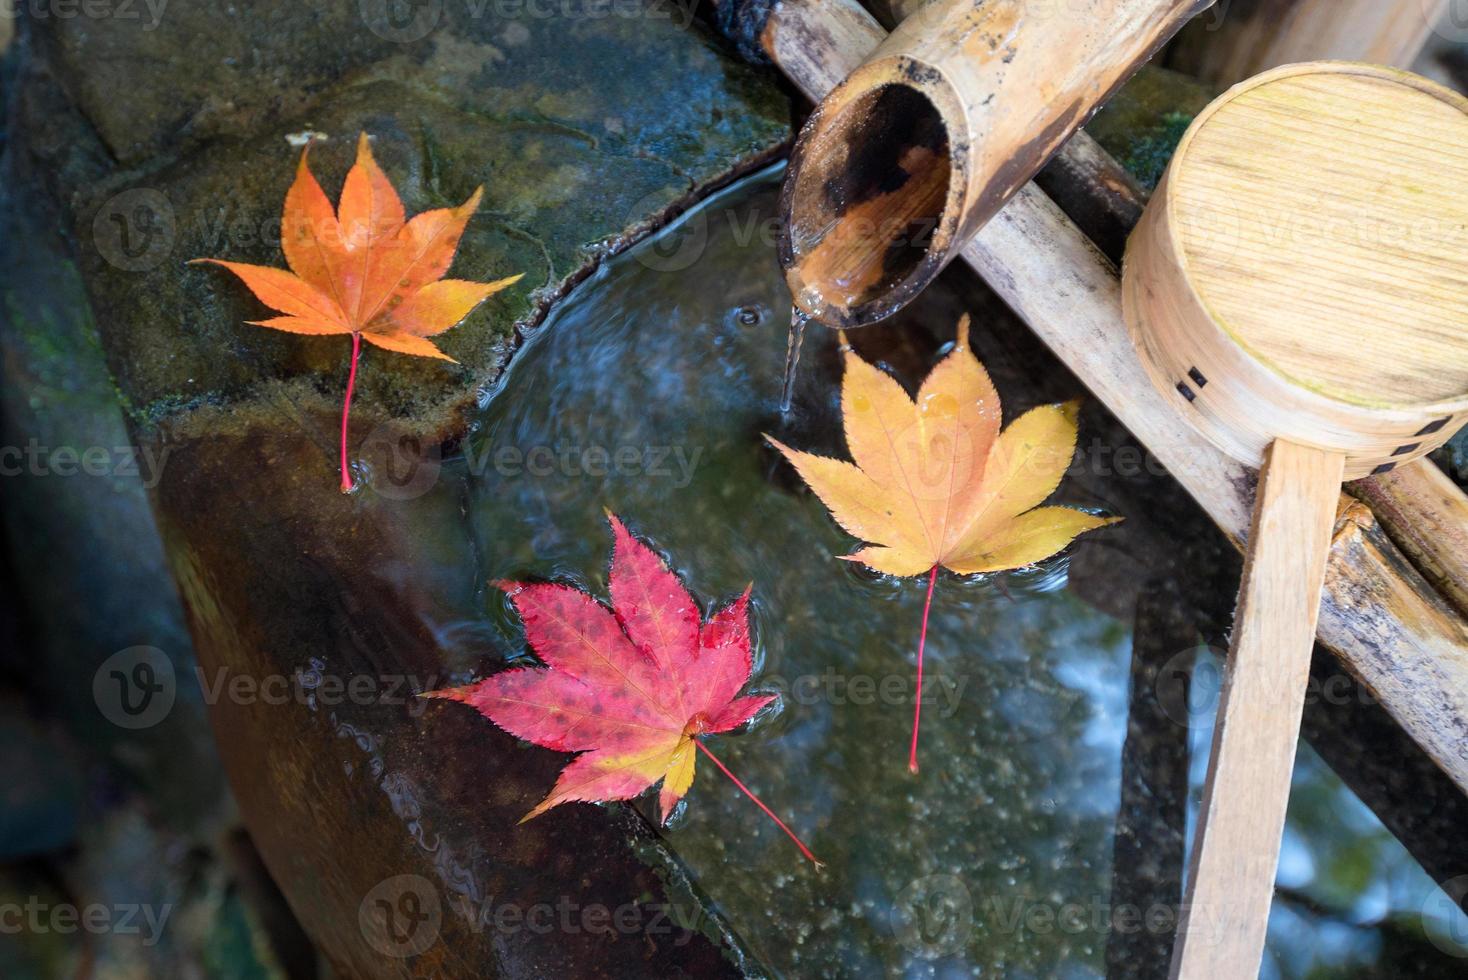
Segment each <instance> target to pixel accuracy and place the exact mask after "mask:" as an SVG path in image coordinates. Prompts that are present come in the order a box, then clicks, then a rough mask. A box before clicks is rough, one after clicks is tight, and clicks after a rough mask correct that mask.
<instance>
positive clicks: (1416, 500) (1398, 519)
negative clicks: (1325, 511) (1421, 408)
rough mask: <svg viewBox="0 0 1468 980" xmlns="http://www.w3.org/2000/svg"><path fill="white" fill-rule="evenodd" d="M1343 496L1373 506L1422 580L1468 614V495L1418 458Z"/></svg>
mask: <svg viewBox="0 0 1468 980" xmlns="http://www.w3.org/2000/svg"><path fill="white" fill-rule="evenodd" d="M1346 492H1347V493H1349V494H1350V495H1351V496H1353V497H1355V498H1356V499H1357V500H1360V501H1361V502H1363V503H1365V504H1366V505H1367V506H1368V507H1370V508H1371V511H1372V513H1374V514H1375V515H1376V519H1377V520H1378V521H1380V522H1381V524H1382V526H1383V527H1384V528H1386V532H1387V534H1389V535H1390V536H1391V539H1392V541H1394V542H1395V543H1396V545H1397V547H1399V548H1401V549H1402V551H1403V552H1405V553H1406V554H1407V556H1408V557H1409V558H1411V559H1412V564H1414V565H1416V566H1417V570H1418V571H1420V572H1421V573H1422V575H1423V577H1424V578H1426V579H1427V580H1428V581H1429V582H1431V583H1432V584H1433V585H1434V586H1436V587H1437V589H1438V591H1440V592H1441V593H1442V594H1443V595H1445V596H1447V598H1448V599H1449V600H1450V601H1451V602H1452V603H1453V604H1454V605H1455V606H1457V607H1458V610H1459V611H1460V612H1462V613H1463V614H1464V615H1468V496H1465V495H1464V493H1463V491H1462V490H1461V489H1459V488H1458V485H1457V484H1456V483H1454V482H1453V481H1452V480H1450V479H1448V477H1447V474H1445V473H1444V472H1443V471H1442V470H1440V469H1438V467H1437V466H1436V465H1435V464H1434V463H1433V462H1432V461H1431V460H1429V459H1419V460H1417V461H1416V462H1414V463H1410V464H1408V465H1407V466H1403V467H1401V468H1400V469H1397V470H1394V471H1392V472H1391V473H1383V474H1381V475H1380V476H1373V477H1371V478H1370V479H1369V480H1357V481H1356V482H1355V483H1352V484H1350V485H1349V486H1347V487H1346Z"/></svg>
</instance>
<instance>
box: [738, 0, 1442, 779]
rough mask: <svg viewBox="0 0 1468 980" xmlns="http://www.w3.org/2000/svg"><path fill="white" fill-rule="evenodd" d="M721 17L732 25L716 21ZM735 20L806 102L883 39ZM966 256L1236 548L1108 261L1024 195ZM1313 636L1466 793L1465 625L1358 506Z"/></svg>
mask: <svg viewBox="0 0 1468 980" xmlns="http://www.w3.org/2000/svg"><path fill="white" fill-rule="evenodd" d="M725 2H726V3H730V2H734V0H725ZM726 9H727V8H726ZM730 15H734V16H736V17H737V16H738V14H737V13H736V12H735V11H732V10H731V11H730V12H729V14H725V13H724V11H721V16H724V17H729V16H730ZM726 22H727V21H726ZM745 23H746V24H748V25H750V27H751V30H752V35H753V36H754V37H757V38H758V43H759V47H760V49H761V50H762V51H763V52H764V53H765V54H766V55H767V56H768V57H769V59H770V60H771V61H772V62H773V63H774V64H775V65H776V66H778V67H779V68H780V69H781V71H783V72H784V73H785V75H786V76H787V77H788V78H789V79H790V80H791V82H792V83H794V84H795V85H796V86H797V87H798V88H800V89H801V91H803V92H804V93H805V94H806V95H807V96H808V97H810V98H811V99H812V100H814V101H819V100H820V98H821V97H822V96H823V95H825V94H826V93H827V92H828V91H830V90H831V89H832V88H833V87H834V86H835V85H837V84H838V83H839V82H840V81H841V79H842V78H843V77H844V76H845V75H846V74H847V73H848V72H850V71H851V70H852V69H853V68H855V67H856V66H858V65H860V64H861V62H862V60H863V59H864V58H865V57H866V56H867V55H868V54H869V53H870V52H871V51H872V50H873V49H874V48H876V46H877V45H878V43H879V42H880V41H881V39H882V37H883V36H884V35H883V31H882V29H881V27H880V26H879V25H878V24H877V22H876V21H875V20H874V19H873V18H872V17H871V15H870V14H868V13H867V12H866V11H865V10H863V9H862V8H861V7H860V6H859V5H858V4H857V3H856V2H855V0H781V2H778V3H776V4H775V5H774V6H772V7H769V8H767V9H765V10H764V11H762V13H761V14H760V15H758V16H756V17H754V18H751V19H749V20H747V21H745ZM1081 135H1083V134H1081ZM963 258H964V260H965V261H967V262H968V263H969V265H971V266H972V267H973V268H974V270H975V271H976V272H978V273H979V275H980V276H981V277H983V279H984V280H985V281H986V282H988V284H989V285H990V287H991V288H993V289H994V291H995V292H996V293H998V294H999V296H1000V297H1001V298H1002V299H1003V300H1004V301H1005V302H1006V303H1008V304H1009V306H1010V307H1011V308H1012V309H1013V310H1014V311H1015V312H1016V313H1018V314H1019V315H1020V316H1021V317H1022V318H1023V319H1024V320H1025V322H1026V323H1028V324H1029V326H1030V328H1031V329H1032V330H1034V331H1035V333H1036V334H1037V335H1038V336H1039V337H1040V339H1041V340H1043V341H1044V342H1045V344H1046V345H1047V346H1049V347H1050V349H1051V350H1052V351H1054V352H1055V354H1056V356H1057V357H1058V358H1059V359H1060V360H1061V361H1062V362H1063V363H1065V364H1066V366H1067V367H1068V368H1069V369H1070V370H1071V371H1072V372H1073V373H1075V375H1076V376H1077V377H1078V378H1080V379H1081V381H1082V382H1083V383H1084V384H1085V385H1086V386H1087V387H1088V388H1089V389H1090V390H1091V391H1092V392H1093V393H1094V394H1095V395H1096V396H1097V397H1098V398H1099V399H1100V400H1101V401H1102V402H1103V403H1104V404H1106V405H1107V407H1108V408H1110V410H1111V411H1112V413H1113V414H1115V415H1116V416H1117V418H1118V419H1119V420H1120V421H1121V422H1122V424H1123V425H1125V426H1126V427H1127V428H1128V429H1130V430H1131V431H1132V432H1133V433H1134V434H1135V435H1136V436H1137V437H1138V438H1139V439H1140V440H1141V441H1142V443H1143V444H1144V445H1146V446H1147V447H1148V449H1149V450H1151V452H1152V453H1153V454H1154V455H1155V456H1156V457H1157V458H1158V459H1159V460H1160V461H1161V462H1162V464H1163V465H1164V466H1166V467H1167V468H1168V469H1169V470H1170V471H1171V472H1172V474H1173V475H1174V476H1175V477H1176V478H1177V480H1178V481H1179V482H1180V483H1181V484H1182V485H1183V487H1184V489H1186V490H1187V491H1188V493H1189V494H1190V495H1191V496H1192V497H1193V498H1194V499H1195V500H1197V501H1198V502H1199V504H1201V505H1202V506H1203V508H1204V509H1205V510H1207V512H1208V513H1209V515H1210V516H1211V517H1212V518H1213V520H1214V521H1215V523H1217V524H1218V526H1219V527H1220V528H1222V529H1223V531H1224V533H1226V534H1227V535H1228V536H1229V537H1230V538H1231V539H1232V540H1233V541H1234V542H1235V543H1241V542H1242V540H1243V538H1244V536H1245V532H1246V530H1247V528H1248V526H1249V518H1250V510H1251V507H1252V501H1253V497H1254V487H1255V477H1254V474H1253V473H1252V472H1251V471H1250V470H1249V469H1248V468H1247V467H1245V466H1244V465H1243V464H1241V463H1237V462H1234V461H1233V460H1230V459H1229V458H1228V457H1226V456H1225V455H1224V454H1223V453H1222V452H1220V451H1219V450H1218V449H1216V448H1214V447H1213V445H1212V444H1211V443H1209V442H1208V441H1207V440H1206V439H1204V438H1203V437H1202V436H1201V435H1199V434H1198V433H1197V432H1195V431H1194V430H1193V428H1192V427H1191V426H1189V425H1187V424H1186V423H1185V422H1184V421H1183V420H1182V419H1180V418H1179V417H1178V416H1177V413H1175V412H1173V411H1172V410H1171V409H1170V408H1169V406H1168V405H1167V404H1166V402H1165V401H1164V400H1163V397H1162V396H1161V395H1160V394H1158V393H1157V391H1156V389H1155V388H1154V387H1153V385H1152V384H1151V382H1150V380H1149V379H1148V376H1147V373H1146V371H1145V370H1144V369H1143V367H1142V363H1141V360H1140V359H1139V358H1138V356H1137V353H1136V350H1135V348H1134V347H1133V346H1132V343H1131V340H1130V337H1129V336H1128V334H1127V329H1126V325H1125V323H1124V321H1123V319H1122V313H1121V284H1120V282H1119V280H1118V278H1117V271H1116V267H1115V265H1113V264H1112V263H1111V262H1110V261H1109V260H1107V259H1106V257H1105V256H1103V255H1101V254H1100V252H1098V251H1097V250H1096V248H1095V246H1094V245H1092V244H1091V242H1090V241H1089V240H1087V239H1086V237H1085V236H1084V235H1083V234H1081V232H1080V231H1079V230H1078V229H1077V228H1076V227H1075V225H1073V224H1072V223H1071V222H1070V221H1069V220H1068V219H1067V218H1066V217H1065V215H1064V214H1062V213H1061V212H1060V209H1059V208H1057V207H1056V206H1055V204H1054V203H1053V202H1052V201H1050V199H1049V198H1047V197H1045V195H1044V194H1043V193H1041V192H1040V191H1039V190H1038V189H1036V188H1035V187H1034V186H1033V185H1030V186H1027V187H1025V188H1023V189H1022V190H1021V191H1020V192H1019V193H1018V194H1017V195H1015V197H1014V199H1013V200H1012V201H1010V203H1009V204H1008V205H1006V206H1005V207H1004V208H1003V209H1002V210H1001V211H1000V212H999V213H998V214H997V215H996V216H995V218H994V219H993V220H992V221H990V222H989V224H988V225H987V226H985V227H984V228H983V230H981V231H980V232H979V234H978V235H977V236H976V237H975V238H974V240H973V241H971V242H970V243H969V244H968V245H967V246H966V247H965V248H964V250H963ZM1346 502H1347V503H1349V498H1346ZM1316 636H1317V639H1318V640H1319V641H1320V642H1321V643H1323V644H1325V646H1326V647H1328V648H1329V649H1330V650H1332V651H1333V652H1335V653H1336V655H1337V656H1338V657H1339V658H1340V659H1341V661H1342V662H1343V663H1345V664H1346V665H1347V666H1348V667H1349V668H1350V669H1351V671H1352V672H1353V673H1354V674H1356V676H1358V677H1359V678H1360V679H1361V681H1362V682H1363V683H1364V684H1365V685H1366V687H1367V688H1368V689H1369V690H1370V691H1371V692H1372V693H1373V694H1374V695H1375V696H1376V698H1377V700H1378V701H1379V702H1380V703H1381V705H1382V706H1383V707H1384V708H1385V709H1386V710H1387V711H1388V713H1390V714H1391V716H1392V717H1393V718H1394V719H1395V720H1396V722H1397V724H1399V725H1400V726H1401V727H1402V730H1403V731H1405V732H1406V733H1407V734H1408V735H1409V736H1410V737H1411V738H1412V739H1413V740H1414V741H1415V742H1417V744H1418V745H1420V746H1421V747H1422V749H1423V751H1424V752H1426V753H1427V755H1428V756H1429V757H1430V758H1432V760H1433V761H1434V762H1435V763H1436V764H1437V765H1438V767H1439V768H1441V769H1442V771H1443V772H1444V773H1445V774H1446V775H1447V776H1448V777H1449V778H1450V779H1452V780H1453V782H1454V783H1455V784H1456V785H1457V786H1458V787H1459V788H1460V789H1462V790H1463V791H1464V792H1468V624H1465V622H1464V621H1463V619H1462V617H1460V616H1459V615H1458V614H1457V612H1456V610H1455V609H1453V607H1451V606H1450V605H1449V604H1448V603H1447V602H1446V601H1444V600H1443V599H1442V597H1441V596H1439V595H1438V594H1437V593H1436V592H1435V591H1434V590H1433V589H1432V588H1431V586H1430V585H1428V583H1427V582H1426V581H1424V580H1423V579H1422V577H1421V576H1420V575H1418V574H1417V572H1416V571H1415V569H1413V568H1412V567H1411V565H1410V564H1409V563H1408V562H1407V561H1406V559H1405V558H1404V557H1403V556H1402V555H1401V554H1400V553H1399V552H1397V550H1396V548H1395V547H1393V546H1392V544H1391V542H1390V541H1389V540H1387V539H1386V537H1385V535H1383V534H1382V533H1381V532H1380V529H1379V528H1378V527H1377V526H1376V524H1375V521H1374V519H1373V518H1372V515H1371V514H1370V512H1369V511H1367V510H1366V509H1365V508H1364V507H1362V506H1361V505H1359V504H1357V505H1355V506H1342V508H1341V509H1340V510H1339V514H1338V517H1337V520H1336V524H1335V529H1334V532H1333V535H1332V539H1331V549H1330V563H1329V566H1328V568H1327V571H1326V580H1325V593H1324V596H1323V601H1322V606H1321V609H1320V619H1319V623H1318V625H1317V632H1316Z"/></svg>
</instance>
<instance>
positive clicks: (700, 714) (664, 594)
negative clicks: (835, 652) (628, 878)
mask: <svg viewBox="0 0 1468 980" xmlns="http://www.w3.org/2000/svg"><path fill="white" fill-rule="evenodd" d="M607 516H608V521H609V523H610V524H611V527H612V532H613V538H614V545H613V552H612V565H611V571H610V574H609V576H608V589H609V592H610V593H611V597H612V605H611V607H610V608H608V607H607V606H605V605H603V604H602V603H600V602H598V601H597V600H596V599H595V598H593V597H592V596H591V595H590V594H588V593H586V592H583V591H581V590H580V589H577V588H573V587H571V586H568V585H559V584H525V583H518V582H505V581H500V582H496V583H494V584H495V585H496V587H498V588H500V589H501V590H502V591H504V592H505V593H506V594H507V595H508V596H509V597H510V601H511V602H512V604H513V605H514V607H515V610H516V611H517V612H518V613H519V614H520V618H521V621H522V623H523V624H524V627H525V639H526V643H527V645H528V646H529V647H530V649H531V651H532V652H534V653H535V655H536V656H537V657H539V658H540V660H541V661H542V662H543V663H544V664H545V665H546V666H545V667H543V668H541V667H526V668H516V669H511V670H506V671H502V672H500V673H498V674H495V675H493V676H491V677H488V678H486V679H484V680H482V681H478V682H476V683H474V684H470V685H467V686H465V687H460V688H452V689H448V690H444V691H436V692H431V693H430V694H428V695H426V696H428V697H436V698H444V699H448V700H454V701H460V702H463V703H465V704H468V705H470V706H471V707H473V708H474V709H475V710H477V711H479V712H480V713H481V714H483V715H484V716H485V717H487V718H488V719H489V720H490V721H492V722H494V723H495V724H496V725H498V726H499V727H500V728H502V729H504V730H505V731H507V732H509V733H510V734H512V735H515V736H517V737H519V738H523V739H525V740H527V741H530V742H533V743H535V744H537V745H542V746H545V747H547V748H551V749H555V750H557V751H563V752H581V753H582V754H581V755H579V756H577V757H576V759H574V760H573V761H572V762H571V763H570V764H569V765H567V766H566V768H565V769H563V770H562V771H561V774H560V776H559V777H558V779H557V780H556V785H555V787H554V789H552V790H551V792H550V794H549V795H548V796H547V797H546V798H545V799H544V800H542V801H541V802H540V803H539V804H538V805H537V806H536V807H535V808H534V809H532V810H531V811H530V812H529V813H528V814H526V816H525V818H524V819H525V820H529V819H531V818H533V817H535V816H538V815H540V814H541V813H544V812H545V811H546V810H549V809H551V808H552V807H555V806H558V805H560V804H562V803H567V802H571V801H576V800H582V801H594V802H602V801H609V800H622V799H630V798H632V797H635V796H638V795H640V794H641V793H643V792H644V791H646V790H647V789H649V788H650V787H652V786H653V785H654V784H655V783H657V782H659V781H661V782H662V789H661V792H660V794H659V804H660V808H661V811H662V814H663V818H664V820H665V821H666V819H667V818H668V817H669V816H670V815H671V814H672V811H673V808H674V806H676V804H677V803H678V801H679V799H681V798H682V796H683V795H684V794H685V793H686V792H687V791H688V788H689V786H690V785H692V781H693V773H694V764H695V754H696V751H697V748H696V746H695V745H694V739H696V738H697V737H698V736H700V735H704V734H716V733H720V732H726V731H730V730H732V729H734V728H737V727H739V726H740V725H743V724H745V723H746V722H748V721H749V720H750V719H751V718H752V717H754V715H755V714H756V713H757V712H758V711H759V710H760V709H762V708H764V707H765V706H766V705H768V704H769V703H770V702H771V701H773V700H774V696H773V695H758V694H756V695H746V696H743V697H740V696H738V695H739V691H740V689H742V688H743V686H744V685H745V684H746V683H748V681H749V677H750V673H751V670H752V665H753V657H752V652H751V649H750V636H749V623H748V609H749V595H750V593H749V590H748V589H746V590H745V592H744V594H743V595H741V596H740V597H739V598H738V599H736V600H735V601H734V602H732V603H730V604H729V605H727V606H725V607H724V608H723V609H720V610H719V611H717V612H716V613H714V614H713V615H712V616H711V617H709V620H708V622H706V623H705V622H702V621H701V617H700V616H699V612H698V606H697V604H696V603H695V602H694V600H693V597H692V595H690V594H689V593H688V590H687V589H686V588H685V587H684V586H683V583H682V582H681V581H680V580H679V579H678V577H677V576H676V574H674V572H673V571H672V570H671V569H670V568H669V567H668V565H667V563H666V562H665V561H664V560H663V559H662V558H661V557H659V556H658V555H657V553H656V552H654V551H653V550H652V549H651V548H649V547H648V546H647V545H646V544H644V543H642V542H641V541H639V540H637V538H635V537H634V536H633V535H632V534H631V532H630V531H628V530H627V528H626V526H625V525H624V524H623V523H622V522H621V521H620V520H619V519H618V518H617V517H616V516H615V515H612V514H610V513H608V515H607ZM522 822H523V821H522Z"/></svg>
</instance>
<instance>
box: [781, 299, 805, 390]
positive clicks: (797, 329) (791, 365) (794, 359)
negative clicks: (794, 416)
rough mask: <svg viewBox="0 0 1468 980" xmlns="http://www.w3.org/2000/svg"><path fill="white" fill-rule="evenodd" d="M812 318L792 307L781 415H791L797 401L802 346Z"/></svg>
mask: <svg viewBox="0 0 1468 980" xmlns="http://www.w3.org/2000/svg"><path fill="white" fill-rule="evenodd" d="M809 322H810V316H809V315H808V314H806V313H805V312H804V311H803V310H801V309H800V307H798V306H794V305H792V306H791V307H790V336H789V338H788V339H787V340H786V341H785V379H784V381H783V383H782V384H781V385H780V414H781V415H789V414H790V405H791V403H792V402H794V400H795V373H796V370H797V369H798V368H799V367H800V346H801V344H802V343H803V342H804V340H805V325H806V324H807V323H809Z"/></svg>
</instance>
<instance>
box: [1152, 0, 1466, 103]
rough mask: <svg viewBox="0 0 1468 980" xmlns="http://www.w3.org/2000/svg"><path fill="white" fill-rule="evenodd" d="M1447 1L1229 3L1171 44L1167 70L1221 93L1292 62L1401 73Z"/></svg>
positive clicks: (1260, 0) (1255, 0)
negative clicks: (1354, 64)
mask: <svg viewBox="0 0 1468 980" xmlns="http://www.w3.org/2000/svg"><path fill="white" fill-rule="evenodd" d="M1448 2H1449V0H1231V2H1229V3H1221V4H1219V5H1218V6H1217V7H1216V8H1215V9H1214V11H1213V12H1212V13H1210V14H1208V15H1206V16H1203V17H1199V18H1198V19H1197V20H1196V21H1194V22H1193V23H1192V24H1189V25H1188V27H1187V29H1186V30H1184V31H1183V32H1182V34H1181V35H1180V36H1179V37H1178V43H1177V45H1176V46H1175V47H1174V49H1173V52H1172V55H1171V58H1170V59H1169V61H1170V64H1171V67H1174V68H1177V69H1179V70H1180V71H1185V72H1188V73H1189V74H1194V75H1197V76H1198V77H1199V78H1201V79H1202V80H1203V81H1205V82H1209V83H1211V84H1213V85H1216V86H1218V87H1219V88H1227V87H1228V86H1230V85H1234V84H1237V83H1238V82H1241V81H1243V80H1244V79H1246V78H1251V77H1253V76H1254V75H1256V74H1258V73H1259V72H1262V71H1266V70H1268V69H1270V68H1276V67H1278V66H1280V65H1289V64H1294V63H1295V62H1297V61H1318V60H1335V61H1369V62H1371V63H1373V64H1381V65H1392V66H1394V67H1397V68H1409V67H1411V65H1412V62H1413V61H1415V60H1416V58H1417V55H1418V54H1419V53H1420V52H1421V51H1422V47H1423V45H1424V44H1426V42H1427V39H1428V38H1429V37H1430V36H1431V35H1432V31H1433V28H1434V27H1435V26H1436V25H1437V24H1438V23H1439V22H1440V21H1441V20H1442V18H1443V17H1444V15H1445V14H1446V13H1447V10H1448Z"/></svg>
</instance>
